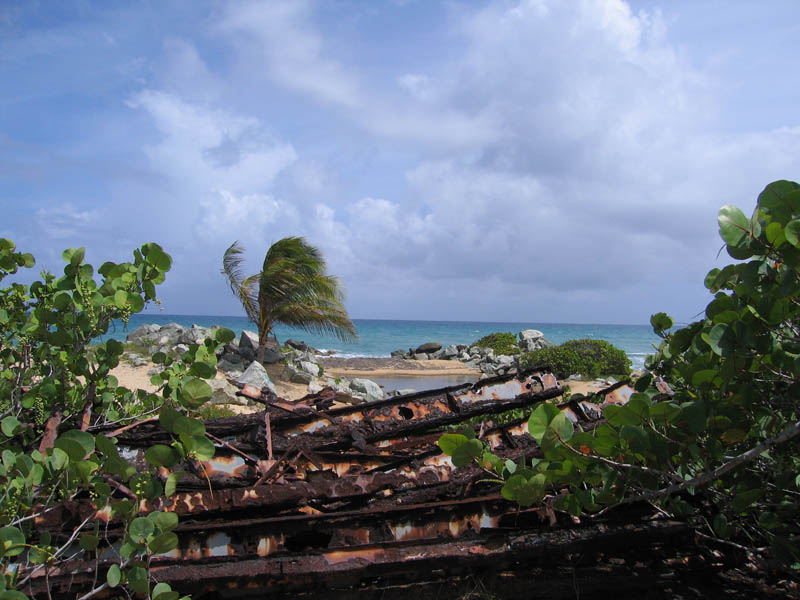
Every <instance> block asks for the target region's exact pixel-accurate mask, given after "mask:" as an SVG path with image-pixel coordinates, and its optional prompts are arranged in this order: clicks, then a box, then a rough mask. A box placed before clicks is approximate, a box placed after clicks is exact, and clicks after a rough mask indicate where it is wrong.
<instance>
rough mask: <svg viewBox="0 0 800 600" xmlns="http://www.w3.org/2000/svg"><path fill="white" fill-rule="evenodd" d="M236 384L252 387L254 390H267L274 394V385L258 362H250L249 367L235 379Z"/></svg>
mask: <svg viewBox="0 0 800 600" xmlns="http://www.w3.org/2000/svg"><path fill="white" fill-rule="evenodd" d="M236 383H238V384H241V385H252V386H253V387H255V388H258V389H259V390H260V389H263V388H268V389H269V390H270V391H271V392H272V393H273V394H275V393H276V392H275V385H274V384H273V383H272V380H271V379H270V378H269V375H267V370H266V369H265V368H264V365H262V364H261V363H259V362H252V363H250V366H249V367H247V369H245V372H244V373H242V374H241V375H240V376H239V377H237V378H236Z"/></svg>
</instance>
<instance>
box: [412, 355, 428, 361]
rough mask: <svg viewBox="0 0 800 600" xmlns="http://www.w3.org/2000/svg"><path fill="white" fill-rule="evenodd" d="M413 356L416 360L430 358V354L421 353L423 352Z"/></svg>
mask: <svg viewBox="0 0 800 600" xmlns="http://www.w3.org/2000/svg"><path fill="white" fill-rule="evenodd" d="M411 358H413V359H414V360H429V359H430V356H428V355H427V354H424V353H421V354H415V355H413V356H412V357H411Z"/></svg>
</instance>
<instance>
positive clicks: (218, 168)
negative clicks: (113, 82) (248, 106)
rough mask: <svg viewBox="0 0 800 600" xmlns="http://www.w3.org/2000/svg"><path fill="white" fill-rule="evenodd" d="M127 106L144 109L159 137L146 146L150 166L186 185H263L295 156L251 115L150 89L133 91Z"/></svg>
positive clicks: (244, 188) (239, 189) (233, 187)
mask: <svg viewBox="0 0 800 600" xmlns="http://www.w3.org/2000/svg"><path fill="white" fill-rule="evenodd" d="M129 105H130V106H131V107H133V108H143V109H144V110H146V111H147V112H148V113H149V114H150V116H151V117H152V119H153V122H154V124H155V126H156V129H157V130H158V133H159V135H160V139H159V141H158V143H156V144H153V145H150V146H148V147H147V148H146V149H145V151H146V153H147V155H148V157H149V159H150V162H151V164H152V165H153V166H154V168H156V169H157V170H160V171H162V172H163V173H165V174H167V175H168V176H169V177H171V178H173V179H175V180H176V182H177V183H179V184H181V185H187V186H188V187H190V188H196V187H204V188H205V189H207V190H210V189H228V190H232V191H234V192H236V193H243V192H244V193H246V192H252V191H255V190H259V189H263V188H264V187H266V186H269V185H270V184H272V182H273V180H274V178H275V177H276V175H277V174H278V173H279V172H281V171H282V170H283V169H285V168H286V167H288V166H289V165H291V164H292V163H293V162H294V161H295V159H296V158H297V155H296V153H295V151H294V148H292V146H291V145H289V144H283V143H279V142H277V141H276V140H274V139H273V138H272V136H270V135H269V133H268V132H267V131H266V128H265V127H264V126H263V125H262V123H261V122H260V121H259V120H258V119H256V118H253V117H242V116H238V115H234V114H230V113H228V112H226V111H223V110H218V109H210V108H205V107H201V106H197V105H194V104H190V103H187V102H184V101H183V100H181V99H180V98H178V97H176V96H174V95H172V94H166V93H163V92H158V91H152V90H146V91H143V92H141V93H139V94H137V95H136V96H134V97H133V98H132V99H131V100H130V102H129Z"/></svg>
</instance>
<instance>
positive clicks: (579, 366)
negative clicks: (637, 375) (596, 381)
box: [520, 340, 631, 379]
mask: <svg viewBox="0 0 800 600" xmlns="http://www.w3.org/2000/svg"><path fill="white" fill-rule="evenodd" d="M520 365H521V367H522V368H529V367H534V366H544V365H549V366H550V368H552V369H553V372H554V373H555V374H556V376H557V377H560V378H562V379H563V378H565V377H569V376H570V375H574V374H578V373H580V374H581V375H588V376H589V377H601V376H603V375H629V374H630V372H631V361H630V359H629V358H628V355H627V354H625V352H623V351H622V350H620V349H619V348H617V347H615V346H614V345H613V344H610V343H608V342H606V341H604V340H569V341H568V342H564V343H563V344H561V345H560V346H555V347H552V348H542V349H540V350H534V351H533V352H528V353H527V354H525V355H523V356H522V357H521V358H520Z"/></svg>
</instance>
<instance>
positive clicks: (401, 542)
mask: <svg viewBox="0 0 800 600" xmlns="http://www.w3.org/2000/svg"><path fill="white" fill-rule="evenodd" d="M241 393H242V394H244V395H247V396H251V397H254V396H256V395H257V396H258V400H259V401H261V402H262V403H264V404H265V410H264V411H263V412H261V413H258V414H254V415H241V416H237V417H230V418H226V419H217V420H214V421H209V422H207V423H206V429H207V431H208V434H209V437H210V439H212V441H214V443H215V446H216V448H217V455H216V456H215V457H214V458H213V459H212V460H210V461H207V462H203V463H201V464H198V465H193V466H192V465H190V466H189V468H187V466H186V465H183V466H182V467H179V468H180V470H184V471H186V472H187V473H186V474H185V475H184V477H183V478H182V480H181V481H180V483H179V485H178V492H177V493H176V495H175V496H173V497H172V498H171V499H169V500H168V501H167V502H166V503H163V504H157V503H152V502H142V503H141V504H140V506H139V509H140V511H142V512H148V511H151V510H167V511H174V512H176V513H178V514H180V515H181V516H182V517H183V518H182V520H181V525H180V526H179V527H178V529H177V530H176V533H177V534H178V536H179V539H180V544H179V546H178V548H177V549H175V550H174V551H172V552H170V553H168V554H166V555H162V556H160V557H156V558H155V559H154V560H153V562H152V573H153V575H154V577H155V578H156V579H157V580H159V581H166V582H169V583H171V584H173V585H174V586H177V587H178V588H179V589H185V590H186V591H191V592H193V593H195V597H196V598H204V597H208V598H228V597H231V598H234V597H235V598H240V597H261V596H264V595H270V594H281V593H290V592H291V593H293V594H297V593H308V594H311V593H312V591H314V590H316V591H319V592H320V595H331V594H334V593H337V594H338V593H340V592H342V590H350V592H353V593H355V592H356V591H358V590H367V589H369V590H372V591H373V592H375V594H378V595H379V596H380V595H386V594H387V592H388V591H389V590H391V589H395V588H397V586H401V587H402V585H407V584H410V583H413V584H414V585H423V584H424V583H425V582H428V583H430V582H436V581H441V580H442V579H445V578H448V577H455V578H458V577H463V576H464V573H467V572H470V571H471V570H474V569H478V570H480V569H487V568H489V569H496V570H503V569H506V570H508V569H511V570H512V571H514V570H515V569H517V570H519V569H524V568H527V567H526V566H530V565H531V564H541V563H542V561H543V560H544V561H545V562H547V561H546V560H545V559H546V558H547V557H548V556H551V557H555V556H562V557H563V556H566V555H568V554H570V553H573V552H587V551H592V550H591V549H592V548H595V549H601V548H604V549H609V548H612V547H615V545H617V546H619V547H621V548H625V549H626V551H628V550H630V548H631V547H633V546H635V545H636V544H643V545H645V546H647V545H652V544H654V543H666V542H668V541H669V540H672V539H675V538H681V539H683V538H685V537H686V536H687V535H688V533H687V529H686V528H685V527H684V526H683V525H682V524H679V523H667V522H659V521H654V522H649V521H645V522H642V521H640V517H642V515H644V514H646V515H648V516H649V514H650V512H649V509H641V508H632V509H630V510H632V511H633V512H632V513H627V514H626V516H625V519H624V520H623V522H619V521H618V520H616V518H612V517H610V518H609V520H606V521H601V522H597V523H592V524H578V523H575V522H574V521H573V520H572V519H570V518H568V517H564V516H562V515H556V514H555V513H554V512H553V511H552V509H551V508H549V507H542V508H538V509H532V510H525V511H520V510H519V509H518V507H516V506H514V505H512V504H511V503H509V502H507V501H505V500H504V499H503V498H502V497H501V496H500V495H499V494H498V493H497V492H498V490H497V487H496V485H494V484H487V483H486V482H484V481H482V480H484V479H485V478H486V474H485V472H483V471H482V470H481V469H480V468H479V467H478V466H477V465H473V466H471V467H466V468H462V469H454V468H453V465H452V462H451V461H450V458H449V457H447V456H446V455H443V454H442V453H441V452H440V450H439V448H438V446H437V445H436V441H437V440H438V438H439V437H440V435H441V433H442V431H444V430H445V428H448V427H453V426H458V425H459V424H463V423H464V422H467V421H469V425H468V426H470V427H473V426H474V428H475V431H476V433H479V434H480V436H481V437H482V438H483V439H484V440H485V441H486V442H487V443H489V444H490V445H491V447H492V449H493V451H494V452H495V453H497V454H498V455H500V456H502V457H507V458H511V459H514V460H519V459H520V458H526V459H528V458H531V457H535V456H537V455H539V453H540V451H539V448H538V446H537V445H536V443H535V442H534V440H533V439H532V438H531V437H530V436H529V435H528V432H527V426H526V419H525V418H519V419H517V420H513V421H511V422H509V423H506V424H503V425H495V424H493V423H492V416H493V415H495V414H498V413H501V412H506V411H509V410H512V409H523V408H530V407H532V406H535V405H536V404H537V403H540V402H547V401H555V399H557V398H558V397H559V396H561V395H562V388H561V385H560V384H559V382H558V380H557V379H556V378H555V376H554V375H553V374H552V373H551V372H549V370H547V369H544V368H539V369H533V370H531V371H529V372H526V373H523V374H520V375H519V376H517V375H507V376H501V377H494V378H491V379H486V380H483V381H481V382H478V383H477V384H474V385H470V384H465V385H461V386H452V387H447V388H442V389H438V390H430V391H426V392H420V393H415V394H409V395H406V396H398V397H395V398H390V399H386V400H381V401H379V402H372V403H367V404H362V405H345V406H341V405H340V406H337V405H336V398H335V394H334V392H333V390H323V391H322V392H320V393H319V394H315V395H311V396H307V397H306V398H304V399H302V401H300V402H294V403H293V402H287V401H285V400H283V399H280V398H277V397H275V396H274V395H272V394H270V393H269V392H267V391H261V390H255V389H249V386H245V387H244V388H243V389H242V390H241ZM632 393H633V390H632V388H631V387H630V386H629V385H627V384H624V383H622V384H617V385H615V386H612V387H610V388H607V389H606V390H603V391H602V392H600V393H599V394H597V395H595V396H592V397H589V398H582V397H573V398H572V399H570V400H569V401H567V402H562V403H560V404H559V407H560V409H561V410H562V411H564V413H565V414H566V415H567V416H568V417H569V418H570V419H571V420H572V421H573V422H575V423H577V424H580V425H581V426H582V427H583V428H584V429H591V428H593V427H594V426H596V424H597V423H598V421H600V420H601V419H602V409H603V406H604V405H606V404H609V403H621V404H624V403H626V402H627V401H628V399H629V398H630V396H631V394H632ZM479 421H482V425H480V426H479V425H476V423H477V422H479ZM109 433H114V434H115V435H116V436H117V438H118V440H119V447H120V449H121V451H122V455H123V456H125V457H126V458H127V459H128V460H130V461H132V462H133V463H134V464H142V466H143V461H144V458H143V452H144V449H146V448H147V447H148V446H149V445H151V444H153V443H159V442H161V443H165V442H166V443H169V435H168V434H167V433H166V432H164V431H163V430H162V429H161V428H159V427H158V425H157V424H156V423H154V422H143V423H140V424H138V425H137V426H136V427H131V428H126V429H119V430H116V431H113V432H111V431H109ZM176 469H178V468H176ZM193 473H194V474H193ZM161 475H163V476H164V477H166V476H167V475H168V472H167V471H166V469H163V472H162V473H161ZM209 486H210V487H209ZM642 511H643V512H642ZM94 512H95V509H94V507H93V505H92V504H91V503H90V502H89V501H88V500H86V501H76V502H72V503H69V504H67V505H65V506H64V507H63V508H62V509H61V510H54V511H51V512H49V513H47V514H46V515H44V516H43V517H42V518H41V521H40V525H41V526H43V527H46V528H50V529H51V530H52V531H53V533H54V535H55V536H56V537H58V535H59V534H60V531H61V528H62V527H63V526H64V524H67V525H69V524H71V523H73V522H75V521H76V520H78V519H83V518H85V517H86V516H89V515H91V514H92V513H94ZM97 517H98V518H100V519H102V520H103V521H105V522H106V526H105V527H104V530H105V531H106V532H107V537H108V539H110V540H112V545H111V546H108V547H105V548H104V549H102V550H101V551H100V554H99V559H100V560H99V563H97V564H95V562H94V557H92V556H88V555H87V556H82V557H80V558H76V559H75V560H73V561H71V562H70V563H69V565H68V568H66V569H63V570H62V571H61V572H55V573H54V572H52V571H51V572H50V573H49V584H50V586H51V588H52V590H54V591H56V592H57V593H64V592H66V590H67V588H69V587H70V586H71V588H72V589H73V590H75V589H80V588H81V587H82V586H88V585H90V583H91V581H93V580H94V572H93V569H95V568H97V569H99V570H100V571H104V570H105V569H106V568H107V566H108V565H109V564H110V562H107V561H109V560H111V559H113V557H114V556H115V548H114V543H115V542H114V540H119V538H120V536H121V535H122V532H121V531H120V530H119V528H118V526H117V524H116V523H115V522H114V521H113V520H112V519H110V512H109V511H108V510H105V511H101V512H99V513H97ZM631 528H633V529H631ZM634 530H635V533H636V536H635V540H636V541H631V534H632V533H633V532H634ZM632 545H633V546H632ZM90 559H91V560H90ZM32 585H33V588H32V590H31V591H33V592H43V591H44V588H43V586H44V585H45V582H44V581H43V579H42V578H34V582H33V583H32ZM398 589H399V588H398ZM342 593H343V592H342ZM348 593H349V592H348ZM387 597H388V596H387Z"/></svg>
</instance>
